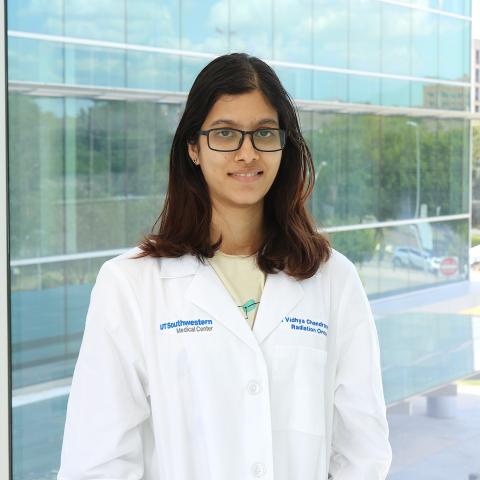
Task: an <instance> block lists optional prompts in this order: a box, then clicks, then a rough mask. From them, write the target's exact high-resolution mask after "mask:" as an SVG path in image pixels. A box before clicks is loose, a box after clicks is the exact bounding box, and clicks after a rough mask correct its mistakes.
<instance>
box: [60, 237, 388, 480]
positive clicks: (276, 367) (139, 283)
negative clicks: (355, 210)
mask: <svg viewBox="0 0 480 480" xmlns="http://www.w3.org/2000/svg"><path fill="white" fill-rule="evenodd" d="M138 251H139V250H138V248H137V247H135V248H133V249H131V250H129V251H127V252H125V253H124V254H122V255H119V256H118V257H115V258H113V259H110V260H108V261H106V262H105V263H104V264H103V265H102V267H101V269H100V271H99V273H98V276H97V280H96V283H95V285H94V288H93V290H92V294H91V299H90V305H89V309H88V314H87V318H86V326H85V333H84V337H83V341H82V344H81V348H80V354H79V357H78V361H77V364H76V367H75V372H74V375H73V380H72V386H71V391H70V397H69V401H68V407H67V417H66V423H65V432H64V438H63V448H62V454H61V465H60V471H59V473H58V477H57V478H58V480H87V479H109V480H137V479H144V480H227V479H228V480H246V479H249V478H252V479H255V478H261V479H262V480H267V479H268V480H327V477H328V478H333V479H334V480H381V479H385V478H386V475H387V472H388V470H389V467H390V463H391V447H390V444H389V441H388V425H387V421H386V415H385V401H384V397H383V388H382V381H381V372H380V354H379V346H378V338H377V331H376V328H375V324H374V321H373V318H372V314H371V310H370V307H369V304H368V300H367V297H366V295H365V291H364V290H363V287H362V284H361V282H360V279H359V277H358V274H357V271H356V269H355V267H354V265H353V264H352V263H351V262H350V261H349V260H348V259H347V258H346V257H344V256H343V255H342V254H340V253H339V252H337V251H335V250H333V255H332V257H331V258H330V259H329V261H328V262H327V263H326V264H324V265H322V267H320V269H319V271H318V272H317V273H316V274H315V275H314V276H313V277H312V278H309V279H307V280H303V281H297V280H295V279H294V278H292V277H289V276H288V275H286V274H284V273H283V272H280V273H277V274H272V275H267V280H266V284H265V287H264V291H263V295H262V297H261V302H260V305H259V309H258V312H257V317H256V321H255V324H254V328H253V330H251V329H250V327H249V326H248V324H247V322H246V321H245V319H244V318H243V316H242V314H241V312H240V309H239V308H238V307H237V306H236V304H235V303H234V301H233V300H232V299H231V297H230V295H229V293H228V291H227V290H226V289H225V288H224V286H223V284H222V283H221V281H220V280H219V279H218V277H217V276H216V273H215V271H214V270H213V269H212V268H211V266H209V265H208V263H206V264H205V265H204V264H202V263H201V262H199V261H198V260H197V259H196V258H195V257H194V256H191V255H184V256H183V257H180V258H177V259H173V258H165V259H155V258H152V257H145V258H142V259H138V260H133V259H130V258H128V257H129V256H132V255H133V254H134V253H137V252H138ZM179 320H182V321H184V322H189V321H190V322H191V324H190V325H187V326H185V325H182V326H178V325H179V324H178V323H176V322H177V321H179ZM302 320H303V323H302ZM162 324H163V325H162ZM302 326H303V329H302ZM294 327H299V328H294ZM305 328H311V329H312V330H308V329H305ZM329 473H330V476H328V474H329Z"/></svg>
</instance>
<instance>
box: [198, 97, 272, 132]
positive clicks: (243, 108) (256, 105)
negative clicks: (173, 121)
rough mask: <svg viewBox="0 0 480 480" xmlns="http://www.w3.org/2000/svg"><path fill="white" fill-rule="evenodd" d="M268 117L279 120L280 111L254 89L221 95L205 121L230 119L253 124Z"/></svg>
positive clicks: (243, 123) (244, 123) (239, 122)
mask: <svg viewBox="0 0 480 480" xmlns="http://www.w3.org/2000/svg"><path fill="white" fill-rule="evenodd" d="M267 118H271V119H272V120H274V121H276V122H278V113H277V111H276V110H275V108H274V107H273V106H272V105H271V103H270V102H269V101H268V100H267V98H266V97H265V96H264V95H263V94H262V93H261V92H260V91H259V90H253V91H251V92H247V93H240V94H236V95H231V94H224V95H221V96H220V97H219V98H218V99H217V101H216V102H215V103H214V105H213V106H212V108H211V109H210V111H209V112H208V115H207V117H206V119H205V122H204V123H205V124H207V123H212V122H215V121H216V120H219V119H229V120H231V121H234V122H236V123H238V124H242V125H251V124H255V123H256V122H258V121H260V120H264V119H267Z"/></svg>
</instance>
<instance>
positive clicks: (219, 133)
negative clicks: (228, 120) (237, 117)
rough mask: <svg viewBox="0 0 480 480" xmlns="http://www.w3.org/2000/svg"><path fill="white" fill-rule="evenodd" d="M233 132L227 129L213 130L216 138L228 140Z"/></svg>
mask: <svg viewBox="0 0 480 480" xmlns="http://www.w3.org/2000/svg"><path fill="white" fill-rule="evenodd" d="M233 133H234V132H232V130H230V129H228V128H225V129H222V130H215V135H217V136H218V137H222V138H229V137H231V136H232V135H233Z"/></svg>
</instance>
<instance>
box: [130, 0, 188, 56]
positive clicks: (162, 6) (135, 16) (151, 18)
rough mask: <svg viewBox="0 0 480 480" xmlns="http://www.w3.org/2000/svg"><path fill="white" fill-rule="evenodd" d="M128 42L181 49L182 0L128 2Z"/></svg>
mask: <svg viewBox="0 0 480 480" xmlns="http://www.w3.org/2000/svg"><path fill="white" fill-rule="evenodd" d="M127 41H128V43H132V44H134V45H150V46H152V47H166V48H179V47H180V0H162V2H158V1H157V0H127Z"/></svg>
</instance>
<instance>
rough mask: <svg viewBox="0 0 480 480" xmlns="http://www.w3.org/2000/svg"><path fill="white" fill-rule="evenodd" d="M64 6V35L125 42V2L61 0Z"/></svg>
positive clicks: (111, 0)
mask: <svg viewBox="0 0 480 480" xmlns="http://www.w3.org/2000/svg"><path fill="white" fill-rule="evenodd" d="M63 1H64V8H65V35H67V36H68V37H79V38H88V39H92V40H94V39H95V40H108V41H111V42H125V41H126V38H125V2H118V1H116V0H102V1H101V2H85V1H83V0H63Z"/></svg>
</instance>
